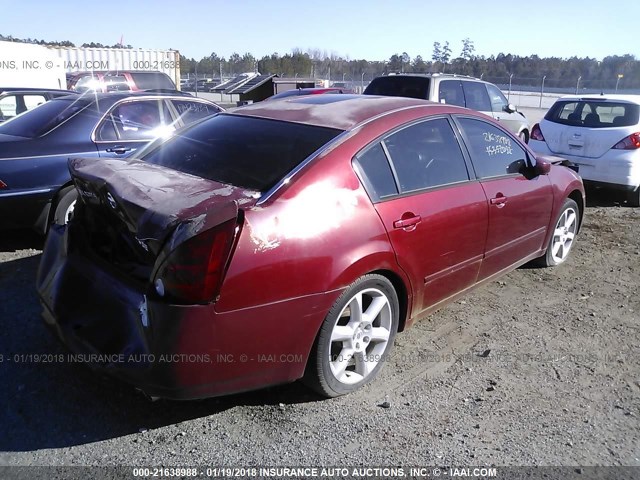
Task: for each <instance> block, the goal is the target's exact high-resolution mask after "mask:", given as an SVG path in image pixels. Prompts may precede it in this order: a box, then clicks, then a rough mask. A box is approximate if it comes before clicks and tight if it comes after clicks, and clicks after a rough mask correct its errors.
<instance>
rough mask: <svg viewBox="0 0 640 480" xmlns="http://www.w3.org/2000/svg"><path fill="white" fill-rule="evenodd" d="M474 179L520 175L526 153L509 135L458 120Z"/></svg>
mask: <svg viewBox="0 0 640 480" xmlns="http://www.w3.org/2000/svg"><path fill="white" fill-rule="evenodd" d="M457 121H458V123H459V125H460V128H461V130H462V132H463V135H464V138H465V143H466V144H467V147H468V149H469V153H470V154H471V160H472V161H473V166H474V168H475V171H476V174H477V176H478V178H480V179H483V178H491V177H499V176H503V175H512V174H519V173H522V171H523V169H524V168H525V167H526V166H527V165H528V157H527V153H526V152H525V151H524V149H523V148H522V147H520V145H519V144H518V142H517V141H515V140H514V139H513V138H512V137H511V135H509V134H508V133H506V132H505V131H503V130H501V129H499V128H498V127H496V126H494V125H491V124H490V123H488V122H485V121H483V120H479V119H475V118H465V117H458V118H457Z"/></svg>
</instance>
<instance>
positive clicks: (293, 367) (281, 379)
mask: <svg viewBox="0 0 640 480" xmlns="http://www.w3.org/2000/svg"><path fill="white" fill-rule="evenodd" d="M67 237H68V232H67V228H66V227H62V226H52V228H51V230H50V232H49V235H48V237H47V241H46V244H45V248H44V251H43V255H42V261H41V265H40V269H39V272H38V281H37V289H38V294H39V297H40V301H41V303H42V306H43V318H44V321H45V323H46V324H47V325H48V326H49V327H51V329H53V330H54V331H55V332H56V334H57V336H58V337H59V338H60V339H61V340H62V342H63V343H64V344H65V345H66V346H67V347H68V348H69V349H70V350H71V352H72V354H71V355H70V358H72V359H74V360H73V361H77V362H82V363H86V364H87V365H88V366H89V367H91V368H92V369H95V370H98V371H100V372H103V373H106V374H109V375H112V376H115V377H117V378H120V379H122V380H124V381H126V382H128V383H130V384H132V385H134V386H135V387H137V388H139V389H141V390H142V391H143V392H144V393H145V394H147V395H149V396H151V397H163V398H172V399H194V398H204V397H210V396H216V395H223V394H229V393H235V392H240V391H246V390H253V389H256V388H261V387H266V386H269V385H275V384H279V383H286V382H291V381H294V380H296V379H298V378H300V377H301V376H302V375H303V373H304V368H305V365H306V361H307V358H308V355H309V351H310V349H311V346H312V344H313V341H314V338H315V335H316V333H317V331H318V328H319V326H320V324H321V323H322V321H323V319H324V315H325V314H326V312H327V311H328V309H329V308H330V305H331V303H332V302H333V300H334V297H335V296H336V295H337V294H338V293H339V292H333V294H318V295H312V296H308V297H303V298H297V299H291V300H287V301H284V302H279V303H277V304H270V305H262V306H257V307H251V308H245V309H242V310H235V311H230V312H216V311H215V308H214V305H187V306H185V305H171V304H167V303H166V302H164V301H163V300H162V299H161V298H159V297H158V296H157V295H155V294H154V292H150V291H148V287H145V286H141V285H140V284H136V283H133V282H131V281H128V280H127V279H126V278H122V277H123V276H122V275H118V274H117V272H113V271H110V270H109V268H108V265H101V264H97V263H95V262H92V261H91V260H89V259H87V258H86V257H85V256H83V255H81V254H79V253H78V252H74V251H73V250H72V249H69V248H68V238H67ZM69 250H71V251H69ZM283 311H284V312H287V315H286V317H284V316H283V315H282V312H283ZM283 332H286V333H287V334H288V335H287V334H284V335H283Z"/></svg>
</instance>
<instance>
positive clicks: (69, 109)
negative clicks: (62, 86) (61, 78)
mask: <svg viewBox="0 0 640 480" xmlns="http://www.w3.org/2000/svg"><path fill="white" fill-rule="evenodd" d="M89 103H90V101H88V100H84V99H80V98H78V97H77V96H76V95H74V96H73V97H72V98H68V97H65V98H56V99H53V100H50V101H48V102H46V103H43V104H42V105H39V106H38V107H36V108H34V109H33V110H29V111H27V112H25V113H23V114H21V115H18V116H17V117H14V118H12V119H11V120H9V121H7V122H5V123H2V124H0V133H2V134H5V135H15V136H18V137H27V138H35V137H39V136H41V135H44V134H45V133H47V132H48V131H50V130H52V129H53V128H55V127H57V126H58V125H60V124H61V123H62V122H64V121H66V120H68V119H69V118H71V117H73V116H74V115H75V114H76V113H78V112H79V111H80V110H82V109H84V108H85V107H86V106H87V105H88V104H89Z"/></svg>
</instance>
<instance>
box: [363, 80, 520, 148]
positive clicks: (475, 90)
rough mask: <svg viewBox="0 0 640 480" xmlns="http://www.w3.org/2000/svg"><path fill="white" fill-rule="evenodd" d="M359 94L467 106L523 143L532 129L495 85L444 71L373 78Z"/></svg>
mask: <svg viewBox="0 0 640 480" xmlns="http://www.w3.org/2000/svg"><path fill="white" fill-rule="evenodd" d="M362 93H363V94H365V95H384V96H390V97H411V98H422V99H425V100H431V101H433V102H439V103H446V104H447V105H457V106H459V107H466V108H470V109H471V110H476V111H478V112H482V113H484V114H486V115H488V116H490V117H493V118H494V119H495V120H497V121H499V122H500V123H501V124H503V125H504V126H505V128H506V129H507V130H509V131H511V132H512V133H514V134H515V135H518V136H519V137H520V139H521V140H522V141H523V142H524V143H527V142H528V141H529V136H530V132H531V128H530V126H529V122H528V121H527V118H526V117H525V116H524V114H522V113H521V112H518V110H517V109H516V107H515V106H514V105H512V104H510V103H509V102H508V101H507V99H506V97H505V96H504V94H503V93H502V91H501V90H500V89H499V88H498V87H496V86H495V85H494V84H493V83H489V82H485V81H483V80H480V79H479V78H474V77H469V76H466V75H454V74H445V73H427V74H408V73H405V74H390V75H383V76H381V77H377V78H374V79H373V80H372V81H371V83H370V84H369V85H368V86H367V88H365V90H364V92H362Z"/></svg>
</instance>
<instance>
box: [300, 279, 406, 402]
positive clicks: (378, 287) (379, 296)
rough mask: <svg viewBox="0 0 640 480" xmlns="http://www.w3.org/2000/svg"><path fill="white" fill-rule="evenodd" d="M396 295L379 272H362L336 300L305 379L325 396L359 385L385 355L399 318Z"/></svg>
mask: <svg viewBox="0 0 640 480" xmlns="http://www.w3.org/2000/svg"><path fill="white" fill-rule="evenodd" d="M399 316H400V314H399V306H398V295H397V294H396V291H395V289H394V288H393V285H392V284H391V282H389V280H387V279H386V278H385V277H383V276H381V275H373V274H371V275H365V276H363V277H361V278H359V279H358V280H357V281H355V282H354V283H353V284H352V285H351V286H350V287H349V288H348V289H347V290H346V291H345V292H343V294H342V295H340V297H339V298H338V300H336V303H334V305H333V307H331V310H329V313H328V314H327V316H326V318H325V320H324V323H323V324H322V327H321V328H320V332H319V333H318V337H317V339H316V343H315V344H314V347H313V350H312V352H311V356H310V358H309V364H308V365H307V371H306V372H305V377H304V382H305V383H306V384H307V385H308V386H309V387H311V388H313V389H314V390H315V391H317V392H318V393H320V394H321V395H324V396H326V397H337V396H339V395H345V394H347V393H350V392H353V391H354V390H357V389H358V388H360V387H361V386H363V385H365V384H366V383H368V382H370V381H371V380H373V378H375V376H376V375H377V374H378V372H379V371H380V369H381V368H382V365H383V363H384V361H385V360H386V359H387V356H388V355H389V353H390V351H391V348H392V346H393V340H394V338H395V335H396V332H397V331H398V319H399Z"/></svg>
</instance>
